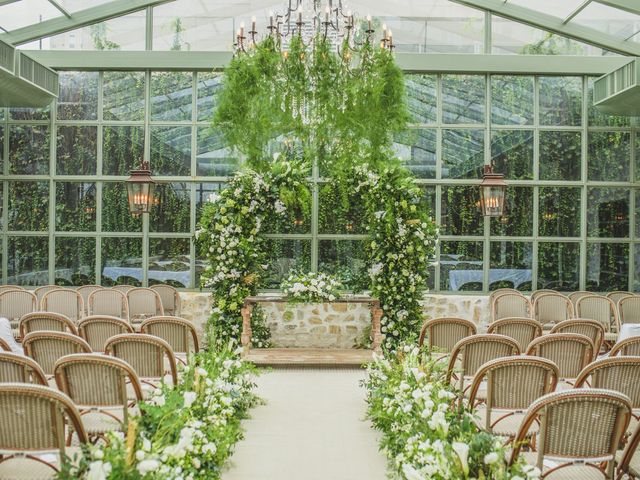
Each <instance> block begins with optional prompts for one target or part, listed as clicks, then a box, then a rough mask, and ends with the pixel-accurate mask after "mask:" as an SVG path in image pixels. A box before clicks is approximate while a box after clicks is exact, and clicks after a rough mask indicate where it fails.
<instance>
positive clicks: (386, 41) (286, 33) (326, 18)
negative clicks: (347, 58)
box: [234, 0, 395, 53]
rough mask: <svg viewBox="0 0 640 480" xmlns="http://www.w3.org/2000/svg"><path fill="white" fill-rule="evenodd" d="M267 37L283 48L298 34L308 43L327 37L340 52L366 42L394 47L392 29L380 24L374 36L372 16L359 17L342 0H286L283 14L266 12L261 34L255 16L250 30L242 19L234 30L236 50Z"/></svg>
mask: <svg viewBox="0 0 640 480" xmlns="http://www.w3.org/2000/svg"><path fill="white" fill-rule="evenodd" d="M267 36H270V37H273V38H275V39H276V42H277V45H278V47H279V48H280V49H281V50H283V51H286V50H287V46H288V44H289V42H290V40H291V39H292V38H293V37H295V36H298V37H300V38H301V39H302V40H303V42H304V43H305V44H307V45H309V44H311V43H313V42H314V41H315V39H317V38H321V39H322V40H324V41H326V40H330V41H331V42H332V43H333V45H334V46H335V48H336V50H337V51H338V52H339V53H340V52H341V51H342V50H344V49H348V50H352V51H357V50H359V49H360V48H361V47H363V46H365V45H371V44H372V43H374V42H377V41H379V42H380V48H383V49H388V50H393V49H394V48H395V45H394V43H393V32H392V31H391V29H388V28H387V26H386V25H382V35H381V36H380V37H379V38H376V37H377V36H376V35H375V28H374V23H373V21H372V18H371V15H367V17H366V20H362V21H361V20H358V18H357V17H356V16H355V15H354V13H353V12H352V11H351V10H345V8H344V6H343V4H342V0H337V3H336V2H334V1H333V0H328V1H327V3H326V4H325V5H324V8H323V7H322V5H321V2H320V1H319V0H289V5H288V6H287V8H286V11H284V13H278V12H275V13H274V12H269V23H268V25H267V27H266V32H265V36H264V37H260V35H259V34H258V30H257V22H256V17H253V18H252V19H251V28H250V30H248V31H247V30H246V29H245V24H244V22H242V23H240V28H239V29H238V30H237V32H236V43H235V44H234V47H235V50H236V53H242V52H246V51H247V49H250V48H253V47H255V45H256V43H258V42H259V41H260V40H261V39H262V38H265V37H267Z"/></svg>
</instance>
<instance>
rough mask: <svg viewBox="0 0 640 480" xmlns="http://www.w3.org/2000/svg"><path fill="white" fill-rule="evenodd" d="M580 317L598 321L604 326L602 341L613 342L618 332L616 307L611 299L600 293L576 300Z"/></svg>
mask: <svg viewBox="0 0 640 480" xmlns="http://www.w3.org/2000/svg"><path fill="white" fill-rule="evenodd" d="M576 311H577V315H578V317H580V318H588V319H591V320H596V321H598V322H600V324H601V325H602V327H603V328H604V341H605V342H609V343H613V342H615V341H616V340H617V339H618V333H620V320H619V319H618V309H617V308H616V304H615V303H613V300H611V299H610V298H607V297H603V296H601V295H589V296H587V297H582V298H581V299H580V300H578V303H577V306H576Z"/></svg>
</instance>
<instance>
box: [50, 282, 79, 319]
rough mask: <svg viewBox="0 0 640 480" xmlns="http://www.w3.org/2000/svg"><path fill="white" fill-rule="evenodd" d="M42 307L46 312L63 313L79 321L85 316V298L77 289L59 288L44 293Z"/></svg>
mask: <svg viewBox="0 0 640 480" xmlns="http://www.w3.org/2000/svg"><path fill="white" fill-rule="evenodd" d="M40 308H41V309H42V310H44V311H45V312H55V313H61V314H63V315H66V316H67V317H69V318H70V319H71V320H72V321H73V322H75V323H78V322H79V321H80V320H81V319H82V318H83V317H84V300H82V295H80V294H79V293H78V292H76V291H75V290H71V289H68V288H58V289H56V290H50V291H48V292H47V293H45V294H44V296H43V297H42V300H41V301H40Z"/></svg>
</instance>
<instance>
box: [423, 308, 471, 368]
mask: <svg viewBox="0 0 640 480" xmlns="http://www.w3.org/2000/svg"><path fill="white" fill-rule="evenodd" d="M476 331H477V330H476V325H475V323H473V322H472V321H470V320H465V319H464V318H456V317H443V318H434V319H432V320H427V321H426V322H425V323H424V325H423V326H422V329H421V330H420V337H419V339H418V345H419V346H421V347H422V346H423V345H424V344H425V340H426V342H427V347H428V348H429V351H430V352H431V353H432V356H434V357H435V358H437V359H442V358H446V356H447V353H449V352H451V350H453V347H454V346H455V345H456V344H457V343H458V342H459V341H460V340H462V339H463V338H466V337H469V336H471V335H475V334H476Z"/></svg>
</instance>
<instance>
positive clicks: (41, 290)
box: [33, 285, 63, 306]
mask: <svg viewBox="0 0 640 480" xmlns="http://www.w3.org/2000/svg"><path fill="white" fill-rule="evenodd" d="M59 288H63V287H61V286H60V285H43V286H42V287H38V288H36V289H35V290H34V291H33V293H35V295H36V297H37V298H38V306H40V302H41V301H42V297H44V295H45V293H47V292H50V291H51V290H58V289H59Z"/></svg>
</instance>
